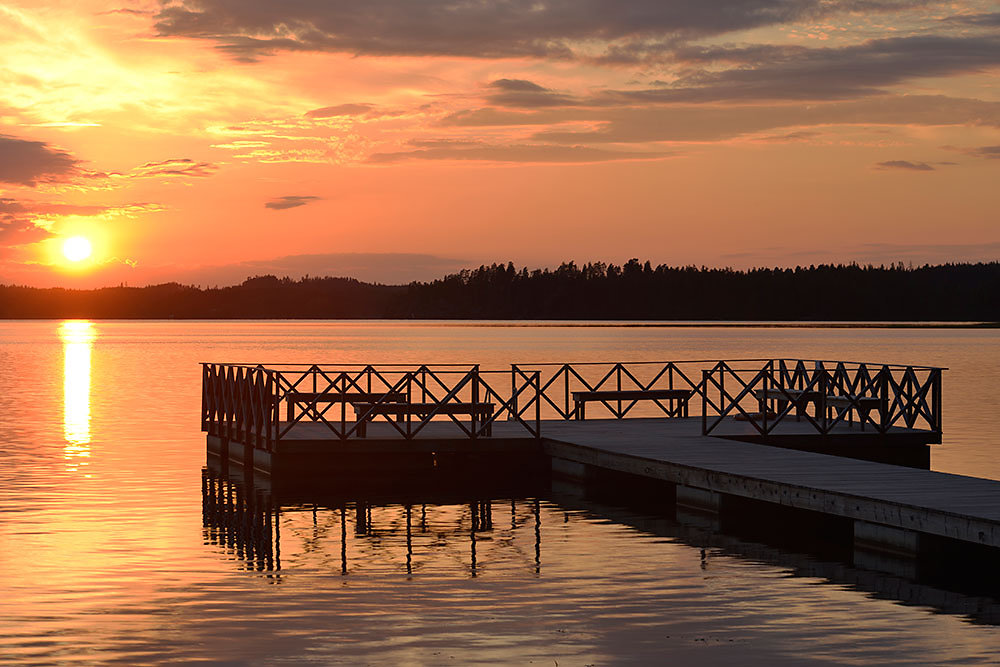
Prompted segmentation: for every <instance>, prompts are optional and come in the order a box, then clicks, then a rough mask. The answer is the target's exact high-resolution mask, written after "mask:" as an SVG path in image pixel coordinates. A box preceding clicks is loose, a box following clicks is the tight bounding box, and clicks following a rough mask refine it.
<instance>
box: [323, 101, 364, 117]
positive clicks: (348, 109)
mask: <svg viewBox="0 0 1000 667" xmlns="http://www.w3.org/2000/svg"><path fill="white" fill-rule="evenodd" d="M374 108H375V105H374V104H367V103H361V104H338V105H336V106H332V107H323V108H322V109H313V110H312V111H307V112H306V118H335V117H338V116H363V115H365V114H367V113H369V112H371V111H372V110H373V109H374Z"/></svg>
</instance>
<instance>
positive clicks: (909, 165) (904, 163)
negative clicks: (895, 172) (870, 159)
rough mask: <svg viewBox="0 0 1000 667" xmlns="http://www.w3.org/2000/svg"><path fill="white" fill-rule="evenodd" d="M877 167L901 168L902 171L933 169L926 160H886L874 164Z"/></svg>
mask: <svg viewBox="0 0 1000 667" xmlns="http://www.w3.org/2000/svg"><path fill="white" fill-rule="evenodd" d="M875 166H876V167H877V168H879V169H902V170H904V171H934V167H932V166H930V165H929V164H927V163H926V162H910V161H908V160H886V161H885V162H879V163H878V164H876V165H875Z"/></svg>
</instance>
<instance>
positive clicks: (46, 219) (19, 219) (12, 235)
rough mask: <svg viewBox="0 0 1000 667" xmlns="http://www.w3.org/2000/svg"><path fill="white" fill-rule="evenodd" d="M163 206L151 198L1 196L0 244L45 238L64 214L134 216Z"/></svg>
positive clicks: (13, 244)
mask: <svg viewBox="0 0 1000 667" xmlns="http://www.w3.org/2000/svg"><path fill="white" fill-rule="evenodd" d="M162 210H164V207H163V206H162V205H160V204H155V203H151V202H133V203H126V204H113V205H80V204H67V203H63V202H39V201H32V200H27V199H12V198H8V197H0V245H2V246H7V247H9V246H16V245H25V244H28V243H34V242H36V241H40V240H42V239H44V238H48V237H49V236H52V235H53V232H52V231H51V227H52V226H53V224H54V223H55V222H57V221H58V219H59V218H64V217H67V216H80V217H91V218H105V219H107V218H111V217H116V218H134V217H137V216H139V215H141V214H145V213H156V212H159V211H162Z"/></svg>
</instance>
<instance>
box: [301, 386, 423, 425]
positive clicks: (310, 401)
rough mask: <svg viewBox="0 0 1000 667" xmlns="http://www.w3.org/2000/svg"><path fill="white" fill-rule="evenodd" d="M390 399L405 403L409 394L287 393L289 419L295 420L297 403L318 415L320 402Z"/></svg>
mask: <svg viewBox="0 0 1000 667" xmlns="http://www.w3.org/2000/svg"><path fill="white" fill-rule="evenodd" d="M383 400H385V401H390V402H392V403H405V402H406V400H407V396H406V393H405V392H402V391H382V392H365V391H314V392H309V391H290V392H288V393H287V394H285V401H286V402H287V403H288V421H295V406H296V404H303V403H304V404H306V405H307V406H310V407H311V408H312V410H313V413H314V414H315V415H316V416H317V417H318V416H319V410H317V409H316V406H317V405H318V404H319V403H344V404H345V405H346V404H348V403H357V402H362V403H375V402H377V401H383Z"/></svg>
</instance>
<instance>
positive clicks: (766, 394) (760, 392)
mask: <svg viewBox="0 0 1000 667" xmlns="http://www.w3.org/2000/svg"><path fill="white" fill-rule="evenodd" d="M753 395H754V398H756V399H757V403H758V405H759V407H760V412H761V413H763V412H764V411H765V410H767V402H768V401H772V402H774V403H776V404H777V405H776V406H775V412H776V413H777V414H781V413H782V412H784V411H785V406H786V405H788V404H789V403H792V404H794V405H795V418H796V419H798V418H799V417H801V416H802V415H803V414H805V412H806V406H807V405H809V404H810V403H814V404H815V405H816V418H817V419H819V417H820V413H821V411H822V409H821V408H820V398H822V396H823V392H820V391H814V390H805V389H755V390H754V392H753Z"/></svg>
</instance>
